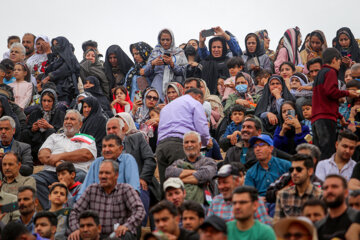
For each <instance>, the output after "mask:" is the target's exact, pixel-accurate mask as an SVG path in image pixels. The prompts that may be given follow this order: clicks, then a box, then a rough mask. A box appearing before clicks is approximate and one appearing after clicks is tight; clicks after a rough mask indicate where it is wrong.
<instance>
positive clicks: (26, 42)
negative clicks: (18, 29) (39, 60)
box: [22, 33, 36, 61]
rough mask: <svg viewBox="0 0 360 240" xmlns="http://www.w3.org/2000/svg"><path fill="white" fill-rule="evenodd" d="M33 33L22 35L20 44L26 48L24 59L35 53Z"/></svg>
mask: <svg viewBox="0 0 360 240" xmlns="http://www.w3.org/2000/svg"><path fill="white" fill-rule="evenodd" d="M35 38H36V37H35V35H34V34H32V33H25V34H24V36H23V37H22V45H23V46H24V47H25V49H26V57H25V61H26V60H27V59H28V58H30V57H31V56H32V55H34V53H35V47H34V46H35V43H34V42H35Z"/></svg>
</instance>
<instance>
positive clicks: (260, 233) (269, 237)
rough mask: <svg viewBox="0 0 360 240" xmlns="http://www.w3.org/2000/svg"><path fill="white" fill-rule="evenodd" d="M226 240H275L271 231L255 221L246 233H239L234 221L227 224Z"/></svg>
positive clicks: (268, 227)
mask: <svg viewBox="0 0 360 240" xmlns="http://www.w3.org/2000/svg"><path fill="white" fill-rule="evenodd" d="M226 225H227V239H228V240H235V239H241V240H247V239H249V240H257V239H258V240H276V236H275V233H274V231H273V229H272V228H271V227H270V226H268V225H266V224H263V223H261V222H259V221H258V220H255V223H254V225H253V226H252V227H251V228H250V229H249V230H246V231H240V230H239V229H238V228H237V226H236V220H234V221H231V222H227V223H226Z"/></svg>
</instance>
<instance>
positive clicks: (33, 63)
mask: <svg viewBox="0 0 360 240" xmlns="http://www.w3.org/2000/svg"><path fill="white" fill-rule="evenodd" d="M34 43H35V54H34V55H32V56H31V57H30V58H28V59H27V60H26V65H27V66H28V67H29V69H30V72H31V75H32V76H34V77H36V76H37V75H39V74H40V73H45V68H46V65H47V60H48V57H47V55H48V54H50V53H51V47H50V40H49V38H48V37H47V36H44V35H40V36H37V37H36V38H35V42H34Z"/></svg>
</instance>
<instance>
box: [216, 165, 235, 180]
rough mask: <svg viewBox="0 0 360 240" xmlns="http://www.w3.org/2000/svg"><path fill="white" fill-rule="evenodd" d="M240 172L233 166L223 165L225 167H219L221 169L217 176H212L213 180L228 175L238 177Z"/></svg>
mask: <svg viewBox="0 0 360 240" xmlns="http://www.w3.org/2000/svg"><path fill="white" fill-rule="evenodd" d="M240 171H241V169H239V168H237V167H236V166H234V165H233V164H225V165H223V166H221V168H220V169H219V171H218V172H217V174H216V175H215V176H214V178H218V177H222V178H225V177H228V176H230V175H234V176H240Z"/></svg>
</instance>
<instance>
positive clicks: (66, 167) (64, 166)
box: [56, 161, 76, 173]
mask: <svg viewBox="0 0 360 240" xmlns="http://www.w3.org/2000/svg"><path fill="white" fill-rule="evenodd" d="M62 171H68V172H69V173H73V172H75V173H76V169H75V166H74V164H73V163H72V162H68V161H66V162H62V163H60V164H59V165H57V166H56V173H59V172H62Z"/></svg>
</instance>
